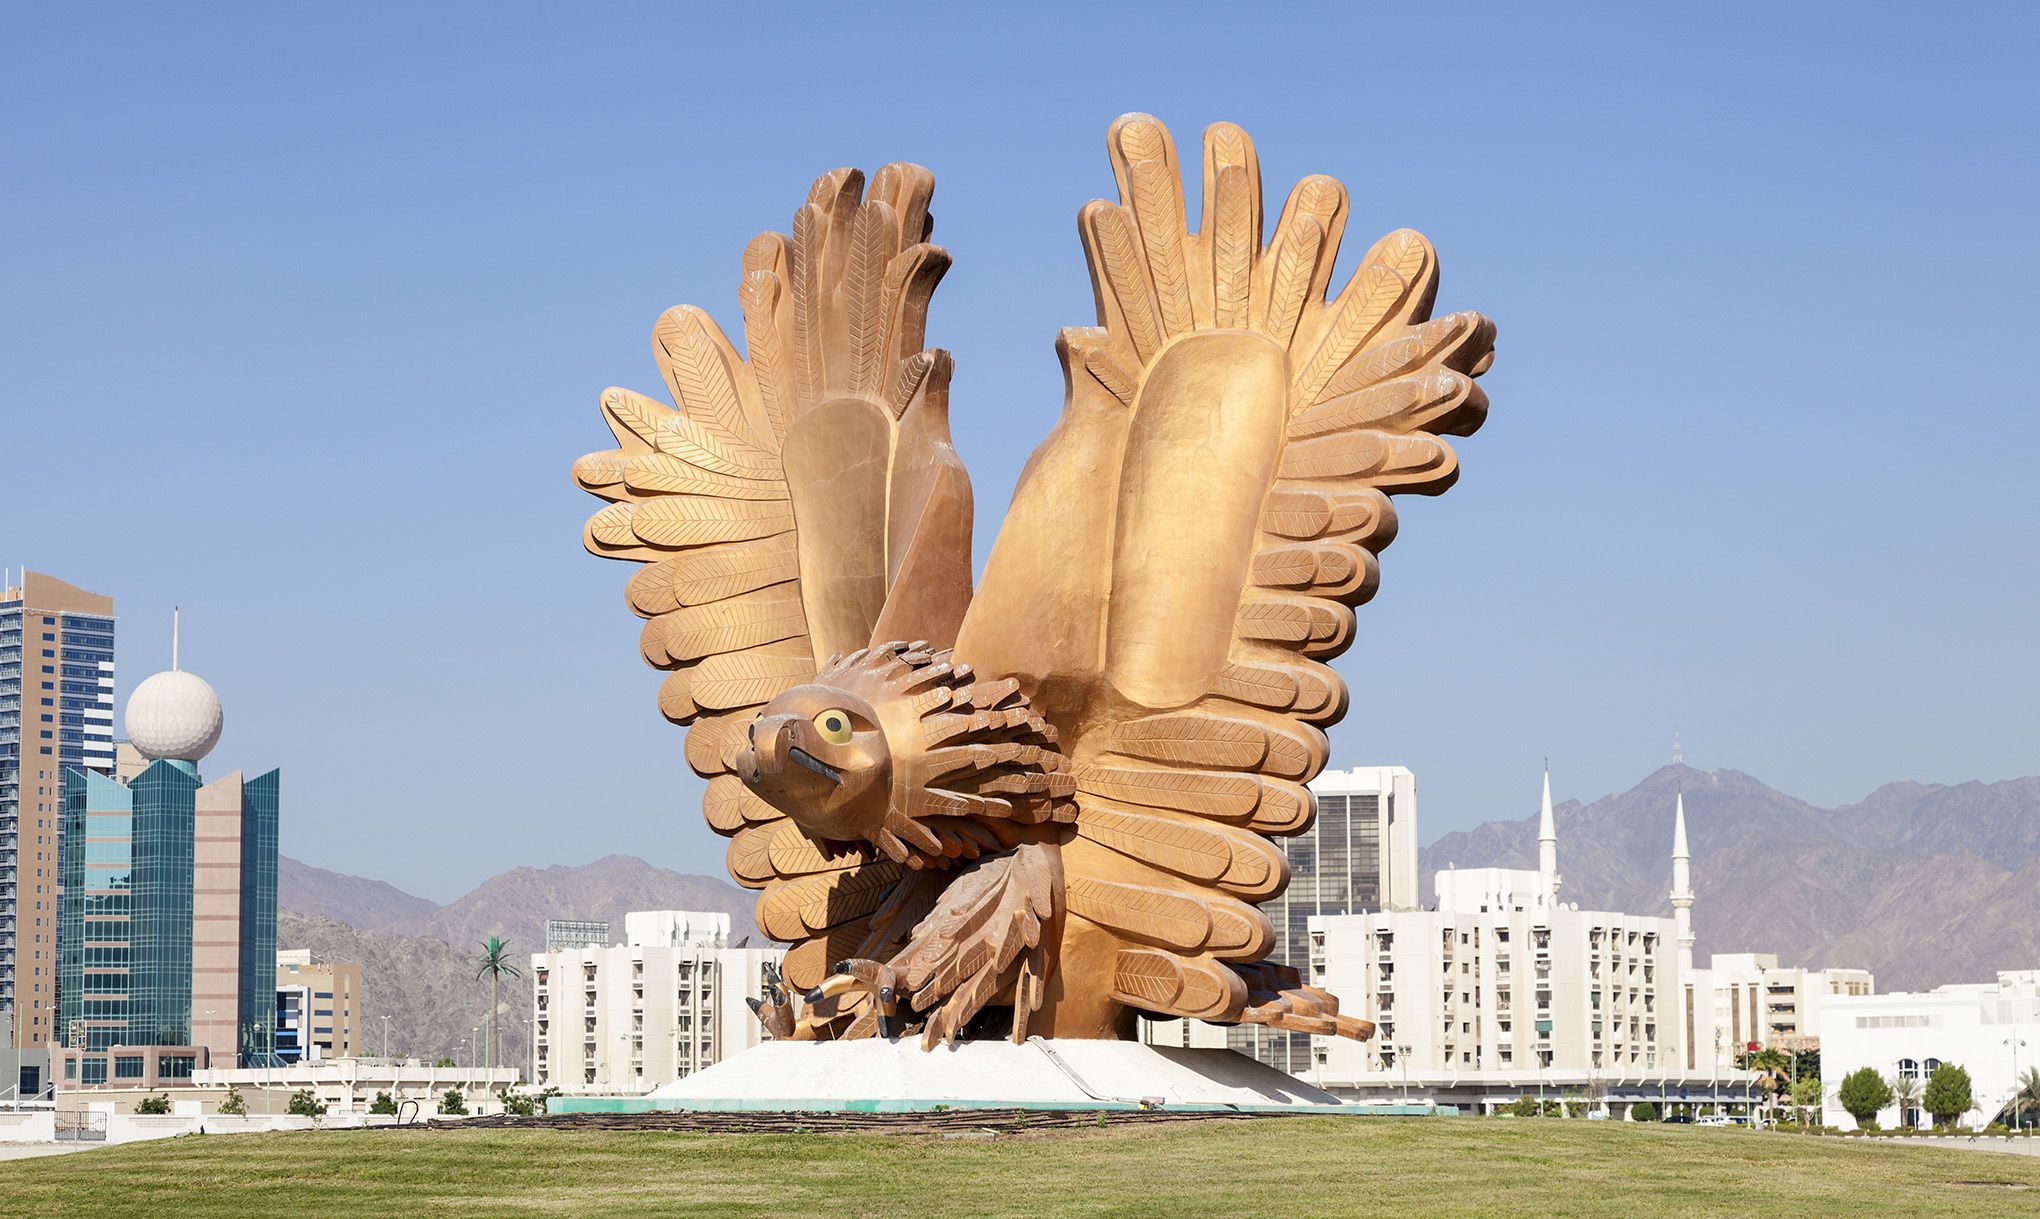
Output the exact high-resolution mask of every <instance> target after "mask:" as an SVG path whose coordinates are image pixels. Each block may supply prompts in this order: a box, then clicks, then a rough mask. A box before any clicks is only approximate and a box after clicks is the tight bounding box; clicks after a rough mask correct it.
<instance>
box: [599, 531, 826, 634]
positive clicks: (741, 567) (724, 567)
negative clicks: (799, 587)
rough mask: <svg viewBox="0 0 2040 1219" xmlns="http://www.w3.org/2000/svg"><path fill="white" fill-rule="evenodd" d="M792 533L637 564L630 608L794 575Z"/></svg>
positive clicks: (703, 598) (662, 605)
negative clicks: (643, 565) (647, 563)
mask: <svg viewBox="0 0 2040 1219" xmlns="http://www.w3.org/2000/svg"><path fill="white" fill-rule="evenodd" d="M794 538H795V535H794V534H792V533H782V534H776V535H774V536H772V537H769V538H761V539H759V540H758V541H755V542H734V543H731V544H729V545H725V546H713V547H704V548H702V549H700V550H695V551H691V552H689V553H686V554H682V555H678V556H675V557H674V558H670V559H662V560H660V561H659V562H657V563H652V564H649V565H648V566H645V567H643V568H640V569H639V570H638V572H637V573H636V574H635V575H633V576H632V577H631V578H630V584H629V585H628V586H627V588H626V595H627V596H628V597H629V598H630V604H631V608H632V609H634V610H636V611H637V612H638V613H639V614H642V615H644V616H646V617H650V616H652V615H654V614H663V613H667V612H668V611H671V610H675V609H678V608H680V607H681V606H683V605H701V604H704V603H706V602H710V601H719V600H721V599H723V598H724V597H734V596H736V595H737V594H739V593H747V592H750V591H751V590H752V589H756V588H765V587H768V586H770V585H774V584H780V583H784V582H785V581H788V580H792V579H795V578H796V577H798V576H799V575H800V555H799V551H798V549H797V548H796V546H795V541H794Z"/></svg>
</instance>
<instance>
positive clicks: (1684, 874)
mask: <svg viewBox="0 0 2040 1219" xmlns="http://www.w3.org/2000/svg"><path fill="white" fill-rule="evenodd" d="M1672 919H1673V921H1674V922H1676V923H1677V924H1678V928H1679V976H1680V977H1682V978H1685V977H1690V976H1692V973H1693V860H1692V853H1691V852H1690V851H1689V850H1687V848H1686V793H1685V792H1684V791H1681V792H1680V793H1679V799H1678V803H1677V805H1676V806H1674V808H1673V810H1672Z"/></svg>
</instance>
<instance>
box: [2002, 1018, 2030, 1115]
mask: <svg viewBox="0 0 2040 1219" xmlns="http://www.w3.org/2000/svg"><path fill="white" fill-rule="evenodd" d="M2005 1044H2006V1045H2008V1046H2010V1047H2012V1129H2013V1130H2014V1131H2018V1130H2021V1129H2024V1127H2022V1126H2020V1125H2019V1111H2020V1105H2019V1102H2020V1101H2022V1100H2024V1099H2025V1097H2026V1081H2025V1080H2023V1079H2021V1078H2019V1047H2021V1046H2023V1045H2025V1044H2026V1043H2025V1042H2023V1041H2021V1040H2019V1039H2018V1038H2017V1037H2007V1038H2005ZM2027 1137H2028V1138H2030V1137H2032V1136H2031V1135H2028V1136H2027Z"/></svg>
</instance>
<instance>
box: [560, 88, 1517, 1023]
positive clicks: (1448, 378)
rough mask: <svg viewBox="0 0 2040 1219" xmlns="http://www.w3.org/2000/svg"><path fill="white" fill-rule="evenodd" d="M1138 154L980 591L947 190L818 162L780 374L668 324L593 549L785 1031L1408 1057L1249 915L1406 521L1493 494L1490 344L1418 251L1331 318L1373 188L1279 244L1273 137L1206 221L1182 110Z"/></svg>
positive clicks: (1236, 163)
mask: <svg viewBox="0 0 2040 1219" xmlns="http://www.w3.org/2000/svg"><path fill="white" fill-rule="evenodd" d="M1107 143H1108V150H1109V152H1110V155H1111V159H1112V165H1113V169H1114V173H1115V175H1116V177H1117V179H1118V183H1119V199H1120V201H1119V202H1118V203H1117V204H1113V203H1106V202H1104V201H1102V200H1097V201H1093V202H1092V203H1090V204H1088V205H1086V206H1085V207H1084V208H1083V210H1082V212H1081V214H1080V225H1079V227H1080V230H1081V232H1082V236H1083V243H1084V249H1085V253H1086V256H1087V258H1088V261H1089V263H1090V269H1091V281H1092V286H1093V289H1094V291H1095V293H1096V296H1097V302H1098V324H1097V325H1096V326H1093V327H1082V328H1071V329H1067V330H1065V331H1064V332H1063V334H1062V336H1061V339H1060V341H1059V342H1058V344H1057V350H1058V352H1059V354H1060V355H1061V357H1062V361H1063V366H1064V370H1065V374H1066V378H1067V383H1068V387H1069V388H1068V397H1067V400H1066V402H1065V404H1064V409H1063V417H1062V421H1061V422H1060V423H1059V424H1058V425H1057V426H1056V428H1055V429H1054V430H1053V432H1052V433H1051V434H1050V436H1049V437H1048V439H1047V440H1046V441H1045V442H1044V443H1043V444H1042V446H1041V447H1040V448H1039V449H1037V450H1036V451H1035V453H1034V456H1033V458H1032V459H1031V460H1030V461H1029V463H1028V465H1027V468H1026V470H1025V471H1024V473H1023V474H1022V476H1021V480H1020V485H1019V487H1018V489H1017V490H1016V491H1015V493H1014V497H1013V503H1012V506H1011V507H1010V508H1009V509H1008V511H1007V514H1006V519H1005V523H1004V525H1003V527H1002V529H1001V531H1000V534H999V539H998V542H997V544H996V545H995V546H994V548H993V551H992V555H991V558H990V560H989V562H988V563H987V565H986V568H985V575H984V582H983V586H982V587H980V588H979V589H978V590H977V592H976V595H975V596H974V597H973V595H972V593H971V590H970V578H969V572H970V519H971V500H970V489H969V483H968V480H967V477H966V476H965V474H964V471H963V467H962V464H961V463H960V462H959V461H958V460H957V458H956V454H955V452H954V450H953V449H952V448H951V447H950V444H949V434H948V384H949V371H950V362H949V357H948V354H947V353H945V352H940V351H922V350H920V343H921V338H922V323H923V321H924V319H925V316H926V311H927V306H928V301H929V298H930V296H931V295H932V293H933V291H934V286H935V282H936V280H937V279H939V278H940V276H941V272H942V270H943V268H945V267H946V266H947V262H948V258H947V255H946V254H944V253H943V252H942V251H941V250H940V249H939V248H938V247H935V246H932V245H929V244H927V242H926V238H927V235H928V230H929V221H928V218H927V204H928V199H929V195H930V193H931V191H932V189H933V179H932V177H931V176H930V175H929V174H928V173H927V171H925V170H922V169H920V168H919V167H916V166H905V165H890V166H887V167H886V168H884V169H882V170H880V171H879V172H878V174H877V175H876V176H875V178H874V179H873V182H872V188H871V190H870V191H869V192H868V193H866V192H862V191H861V179H860V177H859V175H858V174H857V173H856V172H855V171H853V170H837V171H835V172H833V173H830V174H827V175H824V176H823V177H822V178H821V179H820V180H818V181H817V182H816V184H815V187H814V189H813V190H812V191H811V192H810V194H809V197H808V201H807V202H806V203H805V204H804V205H803V206H802V207H801V209H800V211H799V212H797V213H796V215H795V219H794V232H793V237H792V238H791V239H790V240H789V239H787V238H785V237H782V236H779V235H777V234H766V235H764V236H761V237H759V238H758V239H756V240H755V241H753V242H752V243H751V246H750V248H749V249H748V250H747V251H746V252H745V256H744V277H743V281H742V285H741V293H740V295H741V299H742V305H743V314H744V323H745V338H746V347H747V350H748V353H749V358H748V360H745V359H739V358H738V356H737V354H736V352H735V350H734V349H733V348H732V347H731V345H730V344H729V342H728V341H727V340H726V339H725V338H724V337H723V335H722V332H721V331H720V330H718V329H717V328H716V326H715V323H714V322H713V321H711V320H709V318H708V317H707V315H706V314H703V313H701V312H700V311H699V310H694V309H691V308H686V307H683V308H680V309H675V310H673V311H670V312H669V313H668V314H667V315H666V316H665V317H664V318H662V319H661V320H660V323H659V326H658V328H657V330H656V331H655V334H654V351H655V355H656V356H657V357H658V359H659V361H660V365H661V368H662V370H663V371H664V372H665V374H666V380H667V384H668V386H669V388H670V389H671V391H672V393H673V396H674V398H675V401H676V402H678V403H679V404H680V406H681V408H682V409H681V411H679V412H674V411H670V410H667V409H666V408H665V407H663V406H661V405H658V404H656V403H653V402H651V401H650V400H649V399H646V398H643V397H641V396H639V395H635V394H632V393H630V392H629V391H625V390H610V391H608V393H606V394H605V395H604V397H603V407H604V410H605V412H606V414H607V415H608V417H609V420H610V426H611V430H612V431H613V432H615V434H616V437H617V442H618V446H619V447H618V448H616V449H613V450H610V451H607V452H602V453H595V454H591V455H589V456H588V457H584V458H582V459H581V461H580V462H579V463H577V464H576V466H575V470H574V472H575V478H576V481H577V482H579V483H580V485H581V486H583V487H585V488H587V489H588V490H590V491H592V492H594V493H595V494H597V495H600V496H603V497H604V498H606V499H609V500H611V501H612V502H611V504H610V506H609V507H607V508H604V509H603V510H602V511H600V512H598V513H596V515H595V516H594V517H593V518H591V520H590V521H589V523H588V527H587V532H586V540H587V544H588V547H589V549H591V550H593V551H594V552H595V553H597V554H602V555H607V556H611V557H615V558H624V559H632V560H636V561H640V562H644V563H647V564H649V565H648V566H647V567H645V568H644V569H643V570H642V571H640V572H639V573H638V575H637V576H636V577H634V578H633V579H632V581H631V584H630V590H629V599H630V604H631V606H632V608H633V609H634V610H636V611H637V612H638V613H639V614H640V615H642V616H644V617H645V618H646V619H647V622H646V626H645V630H644V633H643V640H642V650H643V653H644V656H645V659H646V660H647V661H648V662H649V663H651V664H653V665H654V666H656V667H660V668H666V669H670V670H672V674H671V676H669V677H668V678H667V679H666V682H665V684H664V686H663V687H662V689H661V692H660V699H659V702H660V709H661V710H662V711H663V712H664V713H665V714H666V715H667V717H668V718H670V719H673V720H675V721H676V722H679V723H683V724H689V725H691V727H690V729H689V732H688V739H687V758H688V762H689V764H690V765H692V766H693V767H694V769H695V770H696V771H698V772H699V773H701V774H703V775H704V776H706V777H708V778H709V780H710V783H709V791H708V796H707V798H706V800H705V802H704V808H705V812H706V814H707V817H708V820H709V824H710V825H711V826H712V827H713V828H715V829H716V831H717V832H719V833H723V834H727V835H730V836H731V843H730V858H729V862H730V872H731V875H732V876H734V877H735V878H736V879H737V881H738V883H740V884H743V885H746V886H749V887H752V888H757V889H760V890H762V894H761V896H760V899H759V906H758V922H759V926H760V927H761V928H763V929H764V931H765V932H766V934H767V935H770V936H772V937H774V938H776V939H781V940H785V941H787V942H789V943H790V944H792V945H793V947H792V948H791V949H790V951H789V952H788V955H787V959H786V965H785V970H786V976H785V984H784V985H775V986H774V987H773V988H772V992H771V993H770V994H769V995H768V996H767V998H766V1000H765V1001H764V1002H762V1003H761V1004H759V1005H758V1006H759V1007H760V1015H761V1018H763V1019H764V1020H765V1021H766V1024H767V1027H768V1028H769V1029H771V1030H772V1031H773V1032H774V1035H777V1036H789V1037H855V1036H870V1035H892V1034H895V1033H898V1032H902V1031H906V1030H908V1029H911V1028H915V1027H918V1028H919V1029H920V1031H921V1033H922V1039H923V1042H924V1044H927V1045H933V1044H935V1043H937V1042H939V1041H942V1040H946V1039H949V1038H953V1037H956V1036H959V1035H967V1034H968V1033H969V1032H970V1031H973V1030H975V1031H977V1032H979V1033H981V1034H982V1033H987V1032H989V1031H991V1029H992V1028H994V1027H996V1028H997V1029H998V1031H1000V1032H1005V1033H1009V1034H1010V1035H1011V1036H1013V1037H1014V1038H1015V1039H1016V1040H1018V1039H1020V1038H1023V1037H1025V1036H1027V1035H1029V1034H1041V1035H1045V1036H1055V1037H1123V1036H1127V1035H1129V1034H1130V1031H1131V1027H1132V1025H1131V1021H1132V1019H1133V1016H1134V1015H1135V1014H1136V1013H1150V1014H1154V1015H1163V1016H1188V1017H1199V1018H1202V1019H1206V1020H1213V1021H1219V1022H1253V1023H1260V1024H1267V1025H1272V1026H1275V1027H1278V1028H1284V1029H1291V1030H1295V1031H1300V1032H1308V1033H1320V1034H1330V1035H1342V1036H1349V1037H1359V1038H1365V1037H1367V1036H1369V1035H1371V1034H1372V1032H1373V1026H1372V1025H1371V1024H1369V1023H1367V1022H1366V1021H1364V1020H1358V1019H1355V1018H1353V1017H1349V1016H1341V1015H1340V1014H1339V1011H1338V1001H1337V999H1335V998H1334V997H1332V996H1331V995H1329V994H1327V993H1325V992H1324V991H1323V990H1320V989H1319V988H1317V987H1313V986H1308V985H1305V984H1304V983H1303V982H1302V980H1301V978H1300V977H1299V976H1298V974H1297V973H1296V971H1295V970H1294V969H1291V968H1289V967H1288V966H1286V965H1282V964H1280V963H1275V962H1269V961H1266V960H1265V959H1264V958H1265V956H1266V954H1267V952H1268V951H1269V948H1270V946H1271V944H1272V942H1273V938H1274V936H1273V928H1272V927H1271V926H1270V925H1269V922H1268V920H1267V918H1266V916H1265V915H1263V914H1262V913H1261V911H1260V910H1259V908H1258V906H1257V903H1259V902H1262V901H1266V900H1268V899H1269V898H1271V897H1273V896H1275V895H1277V894H1279V893H1280V892H1281V891H1282V888H1283V886H1284V885H1285V884H1286V883H1287V881H1288V864H1287V861H1286V859H1285V858H1284V856H1283V854H1282V852H1281V850H1280V849H1279V847H1278V846H1277V845H1276V844H1275V843H1273V842H1272V841H1271V836H1279V835H1283V834H1290V833H1295V832H1297V831H1299V830H1301V829H1303V828H1305V827H1306V826H1308V825H1309V823H1310V819H1311V817H1312V815H1313V811H1314V810H1313V804H1312V797H1311V794H1310V792H1309V789H1308V788H1307V787H1305V786H1304V785H1305V784H1306V783H1307V782H1309V780H1310V779H1311V778H1312V777H1313V776H1315V775H1316V774H1317V773H1318V771H1319V770H1321V769H1322V768H1323V767H1324V764H1325V757H1326V742H1325V737H1324V733H1323V727H1324V726H1325V725H1328V724H1331V723H1333V722H1335V721H1337V720H1338V718H1339V717H1340V716H1341V715H1342V714H1343V713H1344V711H1345V708H1346V701H1347V691H1346V686H1345V683H1344V681H1343V680H1341V678H1340V677H1339V675H1338V674H1337V673H1336V672H1335V671H1334V670H1333V669H1332V668H1331V667H1330V666H1329V665H1328V664H1327V663H1325V662H1326V661H1328V660H1329V659H1330V658H1332V657H1334V656H1336V655H1338V654H1339V653H1340V652H1342V651H1343V650H1344V649H1345V648H1346V647H1347V645H1348V644H1349V643H1350V642H1351V640H1352V633H1353V607H1354V606H1356V605H1358V604H1360V603H1361V602H1363V601H1365V600H1367V598H1368V597H1369V596H1371V595H1372V594H1373V592H1374V589H1375V586H1376V583H1377V582H1378V579H1379V569H1378V566H1377V564H1376V560H1375V555H1376V554H1377V553H1378V552H1379V551H1380V550H1381V549H1382V548H1383V547H1385V546H1386V545H1387V544H1388V543H1389V541H1390V540H1391V539H1392V538H1393V537H1394V536H1395V530H1396V518H1395V512H1394V510H1393V508H1392V507H1391V506H1390V503H1389V496H1390V495H1392V494H1404V493H1414V494H1429V495H1435V494H1438V493H1441V492H1443V491H1444V490H1445V489H1446V488H1447V487H1449V486H1450V485H1451V484H1452V482H1453V480H1454V479H1455V478H1456V477H1457V475H1458V462H1457V458H1456V457H1455V456H1454V454H1453V451H1452V449H1451V447H1450V446H1449V445H1448V444H1447V443H1446V442H1445V441H1444V440H1442V439H1440V437H1441V436H1445V435H1466V434H1469V433H1471V432H1472V431H1473V430H1474V429H1475V428H1477V427H1478V426H1479V425H1480V423H1481V420H1482V419H1483V418H1484V416H1485V415H1486V412H1487V399H1486V397H1485V396H1484V395H1483V394H1482V393H1481V391H1480V390H1479V388H1478V387H1476V386H1475V385H1474V382H1473V379H1474V378H1475V377H1478V376H1479V375H1480V374H1481V373H1483V372H1485V371H1486V370H1487V367H1488V365H1489V363H1490V362H1491V361H1492V359H1493V344H1494V327H1493V326H1492V325H1491V324H1490V323H1488V322H1487V321H1486V319H1484V318H1482V317H1480V316H1479V315H1477V314H1471V313H1456V314H1451V315H1448V316H1446V317H1442V318H1437V319H1433V318H1432V317H1431V307H1432V302H1433V299H1434V297H1435V296H1436V293H1437V278H1438V273H1437V258H1436V255H1435V253H1434V252H1433V251H1432V249H1431V246H1430V244H1429V243H1428V242H1426V241H1425V240H1424V238H1423V237H1421V236H1420V235H1418V234H1416V233H1414V232H1411V231H1410V230H1407V229H1400V230H1397V231H1396V232H1393V233H1391V234H1389V235H1388V236H1386V237H1384V238H1382V239H1381V240H1380V241H1378V242H1376V243H1375V244H1374V246H1373V247H1372V248H1371V249H1370V250H1369V251H1368V252H1367V254H1366V256H1365V257H1364V258H1363V259H1362V260H1361V263H1360V266H1359V269H1358V270H1356V271H1355V272H1354V273H1353V275H1352V277H1351V278H1350V280H1349V281H1348V282H1347V283H1346V285H1345V286H1344V288H1342V289H1341V290H1340V291H1339V292H1338V294H1337V295H1336V296H1332V297H1330V298H1329V299H1328V298H1327V289H1328V288H1329V286H1330V283H1331V274H1332V266H1333V262H1334V260H1335V258H1336V256H1337V253H1338V247H1339V242H1340V238H1341V236H1342V235H1343V232H1344V229H1345V225H1346V215H1347V203H1348V201H1347V197H1346V192H1345V188H1344V187H1342V186H1340V185H1339V183H1337V182H1336V181H1334V180H1332V179H1330V178H1327V177H1323V176H1321V175H1314V176H1312V177H1309V178H1306V179H1304V180H1303V182H1301V183H1300V184H1298V186H1297V187H1296V189H1295V190H1294V191H1293V192H1291V194H1290V196H1289V199H1288V201H1287V202H1286V203H1285V204H1284V205H1283V207H1282V209H1281V213H1280V218H1279V219H1278V220H1277V222H1276V224H1275V228H1274V234H1273V236H1272V238H1271V239H1270V240H1268V241H1267V242H1265V243H1264V242H1263V241H1262V239H1261V238H1262V233H1263V228H1264V226H1263V217H1262V204H1261V193H1260V170H1259V165H1258V162H1257V160H1256V159H1255V155H1254V148H1253V144H1252V143H1251V141H1249V140H1248V139H1247V136H1246V134H1245V133H1244V132H1242V131H1241V130H1240V129H1239V128H1237V127H1234V126H1232V125H1230V124H1226V123H1220V124H1216V125H1214V126H1212V127H1211V128H1210V129H1209V130H1208V131H1206V132H1205V138H1204V148H1203V170H1202V175H1203V214H1202V219H1201V222H1200V224H1199V226H1198V228H1197V230H1196V231H1191V230H1190V229H1189V228H1188V226H1187V222H1186V211H1185V205H1184V201H1183V187H1182V178H1181V173H1182V171H1181V167H1180V166H1179V164H1178V161H1177V154H1176V148H1175V144H1174V142H1173V140H1172V139H1171V138H1170V135H1169V133H1168V131H1167V130H1166V129H1165V128H1164V127H1163V126H1162V124H1161V123H1160V122H1158V121H1157V120H1155V119H1153V118H1151V117H1149V116H1146V115H1137V114H1136V115H1128V116H1126V117H1124V118H1121V119H1120V120H1119V121H1118V122H1116V123H1114V124H1113V126H1112V129H1111V132H1110V135H1109V137H1108V141H1107ZM952 647H953V650H952ZM802 992H806V997H805V999H803V998H802V995H801V993H802ZM1008 1012H1010V1019H1007V1018H1005V1016H1006V1013H1008ZM974 1022H976V1023H975V1024H974Z"/></svg>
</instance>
